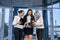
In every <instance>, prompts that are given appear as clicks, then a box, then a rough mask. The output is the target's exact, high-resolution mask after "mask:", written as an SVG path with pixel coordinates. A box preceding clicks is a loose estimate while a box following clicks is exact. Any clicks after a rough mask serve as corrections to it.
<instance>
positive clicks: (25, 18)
mask: <svg viewBox="0 0 60 40" xmlns="http://www.w3.org/2000/svg"><path fill="white" fill-rule="evenodd" d="M32 20H35V19H34V16H31V23H30V25H31V24H32ZM25 22H27V16H24V23H25Z"/></svg>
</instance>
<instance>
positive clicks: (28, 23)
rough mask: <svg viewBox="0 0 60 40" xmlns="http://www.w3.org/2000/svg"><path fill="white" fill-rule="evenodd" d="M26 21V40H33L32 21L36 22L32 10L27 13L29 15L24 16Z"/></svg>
mask: <svg viewBox="0 0 60 40" xmlns="http://www.w3.org/2000/svg"><path fill="white" fill-rule="evenodd" d="M24 21H25V28H24V34H25V38H26V40H32V35H33V25H32V21H34V16H33V14H32V10H31V9H29V10H28V11H27V14H26V15H25V16H24Z"/></svg>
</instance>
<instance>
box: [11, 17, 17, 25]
mask: <svg viewBox="0 0 60 40" xmlns="http://www.w3.org/2000/svg"><path fill="white" fill-rule="evenodd" d="M16 21H17V17H16V16H15V17H14V20H13V23H12V24H13V25H16V24H17V23H16Z"/></svg>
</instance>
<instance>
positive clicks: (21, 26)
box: [13, 16, 24, 29]
mask: <svg viewBox="0 0 60 40" xmlns="http://www.w3.org/2000/svg"><path fill="white" fill-rule="evenodd" d="M18 21H20V17H19V16H15V17H14V20H13V25H14V27H17V28H21V29H23V27H24V25H19V24H17V22H18Z"/></svg>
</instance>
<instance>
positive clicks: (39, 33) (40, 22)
mask: <svg viewBox="0 0 60 40" xmlns="http://www.w3.org/2000/svg"><path fill="white" fill-rule="evenodd" d="M34 15H35V17H36V19H37V20H36V22H34V21H33V24H34V25H35V26H36V28H37V30H36V33H37V39H38V40H42V39H43V37H44V24H43V19H42V17H41V16H40V13H39V12H38V11H36V12H35V14H34Z"/></svg>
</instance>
